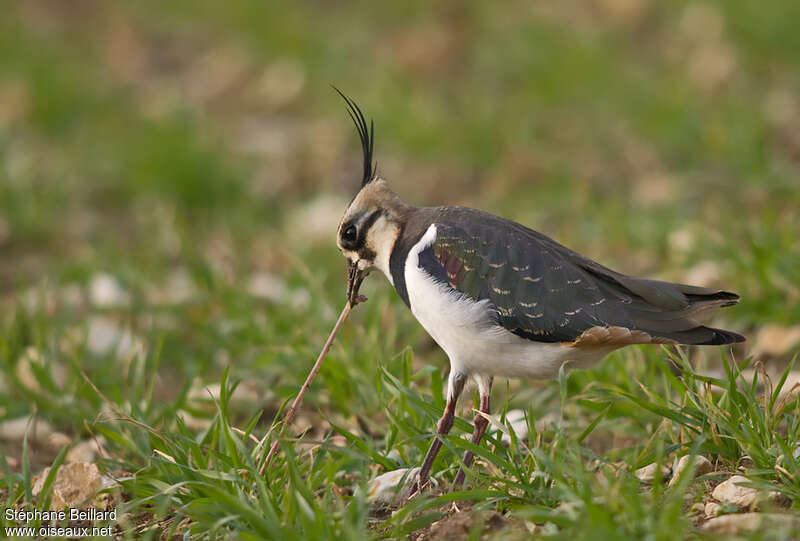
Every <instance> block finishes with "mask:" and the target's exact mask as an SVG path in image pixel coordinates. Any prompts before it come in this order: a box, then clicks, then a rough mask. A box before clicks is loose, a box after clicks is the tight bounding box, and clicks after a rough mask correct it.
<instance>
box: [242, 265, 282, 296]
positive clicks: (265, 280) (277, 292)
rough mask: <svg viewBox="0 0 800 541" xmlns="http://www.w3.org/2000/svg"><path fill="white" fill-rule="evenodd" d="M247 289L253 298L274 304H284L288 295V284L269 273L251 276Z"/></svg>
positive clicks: (258, 273)
mask: <svg viewBox="0 0 800 541" xmlns="http://www.w3.org/2000/svg"><path fill="white" fill-rule="evenodd" d="M245 288H246V289H247V292H248V293H249V294H250V295H252V296H253V297H256V298H257V299H263V300H267V301H272V302H282V301H283V299H284V298H285V297H286V295H287V293H288V287H287V285H286V282H285V281H284V280H283V279H282V278H279V277H278V276H275V275H273V274H270V273H267V272H257V273H255V274H253V275H251V276H250V278H249V279H248V280H247V283H246V285H245Z"/></svg>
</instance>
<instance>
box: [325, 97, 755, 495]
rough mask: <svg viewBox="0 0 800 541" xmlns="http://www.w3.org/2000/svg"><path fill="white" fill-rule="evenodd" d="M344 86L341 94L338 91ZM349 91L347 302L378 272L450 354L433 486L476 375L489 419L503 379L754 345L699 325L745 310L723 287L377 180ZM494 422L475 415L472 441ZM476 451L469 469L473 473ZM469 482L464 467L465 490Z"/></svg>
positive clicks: (369, 137) (369, 136)
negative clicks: (353, 133)
mask: <svg viewBox="0 0 800 541" xmlns="http://www.w3.org/2000/svg"><path fill="white" fill-rule="evenodd" d="M337 91H338V90H337ZM339 94H341V95H342V98H344V100H345V101H346V102H347V106H348V113H349V114H350V117H351V118H352V120H353V122H354V123H355V126H356V129H357V130H358V134H359V136H360V138H361V146H362V149H363V158H364V170H363V176H362V179H361V189H360V190H359V192H358V193H357V194H356V196H355V197H354V198H353V200H352V202H351V203H350V205H349V206H348V208H347V210H346V211H345V213H344V216H343V217H342V220H341V223H340V224H339V230H338V236H337V244H338V246H339V249H340V250H341V251H342V254H344V256H345V257H346V258H347V260H348V262H349V269H350V271H349V282H348V296H349V298H350V299H351V300H352V299H353V298H354V295H355V294H357V291H358V286H359V285H360V283H361V280H362V279H363V277H364V276H365V275H366V274H367V273H368V272H369V271H370V270H371V269H373V268H377V269H378V270H380V271H381V272H382V273H383V274H384V276H386V278H387V279H388V280H389V282H390V283H391V284H392V285H393V286H394V288H395V290H397V293H398V294H399V295H400V298H402V299H403V302H404V303H405V304H406V306H408V307H409V308H410V309H411V312H412V313H413V314H414V317H416V318H417V320H418V321H419V322H420V324H421V325H422V326H423V327H424V328H425V330H426V331H427V332H428V334H430V335H431V337H432V338H433V339H434V340H435V341H436V343H437V344H438V345H439V346H440V347H441V348H442V349H443V350H444V352H445V353H446V354H447V356H448V358H449V359H450V374H449V376H448V380H447V403H446V406H445V409H444V413H443V415H442V417H441V419H439V422H438V424H437V433H438V436H437V437H434V439H433V442H432V443H431V446H430V449H429V450H428V453H427V455H426V456H425V459H424V461H423V463H422V466H421V468H420V472H419V477H418V481H417V488H418V489H421V488H424V487H425V485H426V483H427V481H428V479H429V475H430V470H431V466H432V465H433V461H434V459H435V458H436V454H437V453H438V451H439V449H440V447H441V445H442V442H441V440H440V436H444V435H445V434H447V433H448V432H449V431H450V429H451V427H452V426H453V419H454V416H455V409H456V403H457V401H458V397H459V395H460V394H461V392H462V391H463V389H464V385H465V383H467V381H468V380H470V379H471V380H473V381H474V382H475V383H476V384H477V387H478V392H479V395H480V412H482V413H485V414H488V413H489V395H490V391H491V388H492V380H493V378H494V376H501V377H524V378H551V377H554V376H556V375H557V374H558V372H559V369H560V367H561V365H562V364H564V363H569V365H568V366H570V367H574V368H585V367H588V366H589V365H591V364H593V363H595V362H596V361H599V360H600V359H602V358H603V357H605V356H606V355H608V354H609V353H611V352H612V351H614V350H616V349H619V348H621V347H624V346H628V345H631V344H692V345H719V344H731V343H734V342H742V341H744V337H743V336H741V335H739V334H737V333H735V332H731V331H726V330H722V329H715V328H711V327H706V326H703V325H700V324H698V323H697V322H696V321H695V318H696V317H697V316H698V315H700V314H705V313H707V312H709V311H711V310H714V309H717V308H721V307H724V306H732V305H734V304H736V303H737V301H738V300H739V296H738V295H736V294H735V293H731V292H728V291H722V290H719V289H709V288H704V287H697V286H690V285H685V284H674V283H669V282H662V281H658V280H649V279H645V278H635V277H632V276H627V275H625V274H621V273H619V272H616V271H613V270H611V269H609V268H608V267H604V266H603V265H600V264H599V263H595V262H594V261H592V260H591V259H588V258H586V257H584V256H582V255H580V254H578V253H576V252H573V251H572V250H570V249H569V248H566V247H564V246H562V245H560V244H559V243H557V242H556V241H554V240H552V239H551V238H549V237H547V236H545V235H543V234H541V233H538V232H536V231H534V230H532V229H529V228H527V227H525V226H524V225H520V224H518V223H516V222H512V221H510V220H506V219H503V218H499V217H497V216H493V215H491V214H488V213H486V212H482V211H480V210H474V209H470V208H464V207H415V206H412V205H410V204H408V203H406V202H404V201H403V200H401V199H400V198H399V197H398V196H397V195H396V194H395V193H394V192H392V191H391V190H390V189H389V186H388V184H387V183H386V181H385V180H384V179H382V178H380V177H379V176H378V175H377V174H376V170H375V167H374V165H373V150H374V141H375V140H374V125H373V123H372V122H370V123H369V124H367V121H366V119H365V118H364V115H363V114H362V112H361V110H360V109H359V107H358V106H357V105H356V103H355V102H354V101H352V100H351V99H349V98H347V97H346V96H344V94H342V93H341V92H339ZM487 424H488V421H487V420H486V418H485V417H484V416H482V415H479V414H477V415H476V416H475V420H474V431H473V434H472V443H474V444H478V443H479V442H480V439H481V437H482V436H483V433H484V431H485V430H486V426H487ZM471 463H472V454H471V453H470V452H467V453H466V455H465V456H464V459H463V464H464V465H465V466H467V467H469V466H470V465H471ZM463 482H464V470H463V468H461V469H459V471H458V473H457V474H456V478H455V486H459V485H460V484H462V483H463Z"/></svg>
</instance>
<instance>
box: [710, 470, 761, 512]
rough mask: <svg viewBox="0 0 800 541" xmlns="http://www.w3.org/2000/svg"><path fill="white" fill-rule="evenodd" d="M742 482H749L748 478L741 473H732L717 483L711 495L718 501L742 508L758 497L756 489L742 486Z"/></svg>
mask: <svg viewBox="0 0 800 541" xmlns="http://www.w3.org/2000/svg"><path fill="white" fill-rule="evenodd" d="M742 483H750V480H749V479H748V478H747V477H743V476H741V475H734V476H733V477H731V478H730V479H728V480H726V481H723V482H722V483H720V484H718V485H717V486H716V487H715V488H714V492H712V493H711V495H712V496H713V497H714V499H715V500H717V501H719V502H723V503H730V504H733V505H736V506H738V507H739V508H742V509H744V508H747V507H750V506H752V505H753V504H754V503H755V501H756V498H757V497H758V490H756V489H754V488H751V487H746V486H742Z"/></svg>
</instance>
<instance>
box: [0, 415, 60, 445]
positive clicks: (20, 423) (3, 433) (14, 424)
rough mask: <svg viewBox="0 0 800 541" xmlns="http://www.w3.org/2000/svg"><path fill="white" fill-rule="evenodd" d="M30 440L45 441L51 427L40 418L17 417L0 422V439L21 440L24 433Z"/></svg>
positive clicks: (50, 431)
mask: <svg viewBox="0 0 800 541" xmlns="http://www.w3.org/2000/svg"><path fill="white" fill-rule="evenodd" d="M26 433H27V434H28V439H29V440H32V441H46V439H47V438H48V437H49V436H50V434H52V433H53V427H52V426H51V425H50V423H48V422H47V421H44V420H42V419H33V420H31V418H30V417H17V418H16V419H7V420H5V421H2V422H0V440H6V441H21V440H22V439H23V438H24V437H25V434H26Z"/></svg>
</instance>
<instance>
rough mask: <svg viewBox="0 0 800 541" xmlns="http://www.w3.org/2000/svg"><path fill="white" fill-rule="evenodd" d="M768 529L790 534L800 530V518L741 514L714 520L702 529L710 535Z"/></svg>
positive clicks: (774, 514) (773, 514)
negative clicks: (784, 531)
mask: <svg viewBox="0 0 800 541" xmlns="http://www.w3.org/2000/svg"><path fill="white" fill-rule="evenodd" d="M767 528H768V529H769V531H770V532H775V530H786V532H787V533H789V532H791V531H795V530H796V529H797V528H800V518H798V517H796V516H793V515H785V514H782V513H739V514H732V515H722V516H721V517H716V518H712V519H711V520H709V521H708V522H706V523H705V524H703V526H702V528H701V529H702V530H703V531H704V532H709V533H721V534H738V533H742V532H753V531H759V532H762V533H763V531H764V529H767ZM766 537H768V536H766ZM766 537H765V538H766Z"/></svg>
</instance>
